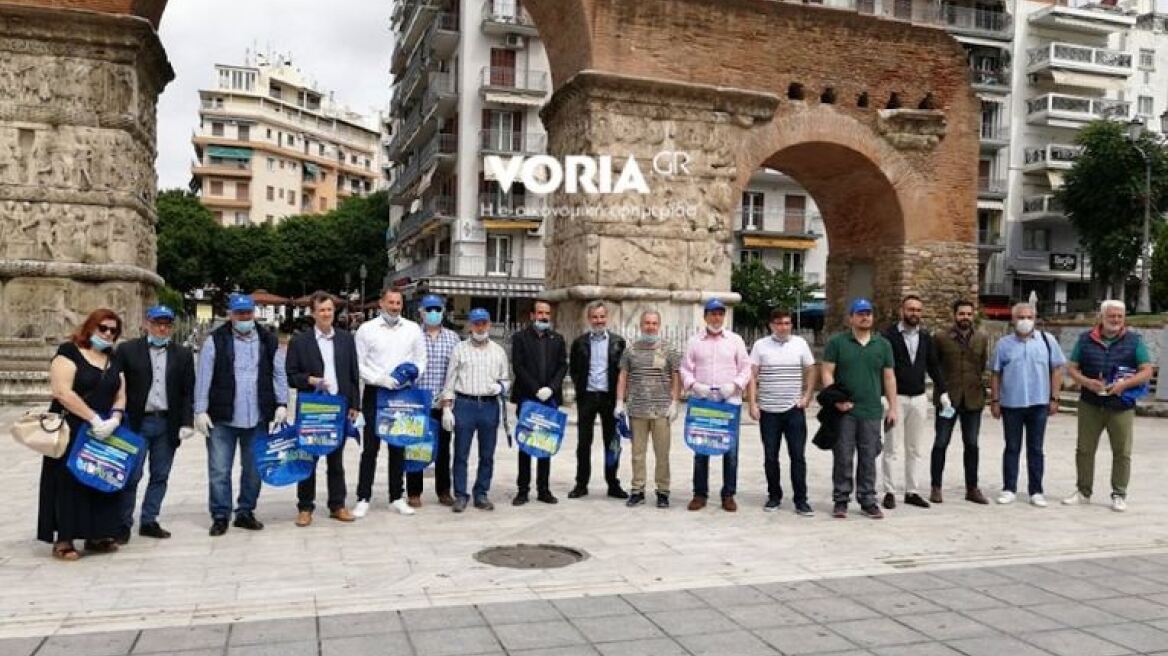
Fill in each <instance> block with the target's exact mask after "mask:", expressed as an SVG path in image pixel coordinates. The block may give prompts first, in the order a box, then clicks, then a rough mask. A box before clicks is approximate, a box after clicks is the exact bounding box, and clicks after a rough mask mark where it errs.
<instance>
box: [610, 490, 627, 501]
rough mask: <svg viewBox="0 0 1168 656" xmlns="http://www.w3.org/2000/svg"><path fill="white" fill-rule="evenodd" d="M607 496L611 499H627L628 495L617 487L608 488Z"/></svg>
mask: <svg viewBox="0 0 1168 656" xmlns="http://www.w3.org/2000/svg"><path fill="white" fill-rule="evenodd" d="M608 496H610V497H612V498H613V499H628V498H629V493H628V492H625V491H624V490H622V489H620V488H619V487H610V488H608Z"/></svg>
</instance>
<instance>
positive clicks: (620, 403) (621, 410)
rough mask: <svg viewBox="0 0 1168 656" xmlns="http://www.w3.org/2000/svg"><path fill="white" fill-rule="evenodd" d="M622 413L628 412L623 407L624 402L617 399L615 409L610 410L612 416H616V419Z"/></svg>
mask: <svg viewBox="0 0 1168 656" xmlns="http://www.w3.org/2000/svg"><path fill="white" fill-rule="evenodd" d="M623 414H628V410H626V409H625V402H624V401H617V402H616V409H615V410H613V411H612V416H613V417H615V418H617V419H620V416H621V415H623Z"/></svg>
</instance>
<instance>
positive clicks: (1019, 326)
mask: <svg viewBox="0 0 1168 656" xmlns="http://www.w3.org/2000/svg"><path fill="white" fill-rule="evenodd" d="M1014 330H1016V331H1017V332H1018V334H1019V335H1029V334H1030V333H1032V332H1034V319H1019V320H1018V321H1016V322H1014Z"/></svg>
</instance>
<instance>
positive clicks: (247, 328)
mask: <svg viewBox="0 0 1168 656" xmlns="http://www.w3.org/2000/svg"><path fill="white" fill-rule="evenodd" d="M232 325H233V327H234V328H235V332H237V333H239V334H241V335H246V334H248V333H250V332H251V331H253V330H255V319H247V320H240V321H235V322H233V324H232Z"/></svg>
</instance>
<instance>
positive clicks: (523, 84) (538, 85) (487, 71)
mask: <svg viewBox="0 0 1168 656" xmlns="http://www.w3.org/2000/svg"><path fill="white" fill-rule="evenodd" d="M480 79H481V80H482V83H483V88H484V89H493V90H506V91H518V92H522V93H547V90H548V74H547V71H536V70H529V69H520V68H512V67H508V66H484V67H483V69H482V74H481V76H480Z"/></svg>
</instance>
